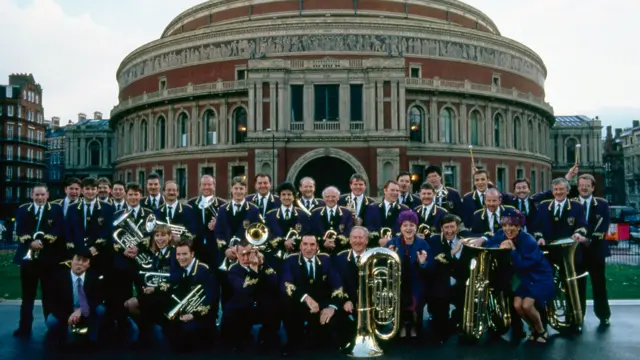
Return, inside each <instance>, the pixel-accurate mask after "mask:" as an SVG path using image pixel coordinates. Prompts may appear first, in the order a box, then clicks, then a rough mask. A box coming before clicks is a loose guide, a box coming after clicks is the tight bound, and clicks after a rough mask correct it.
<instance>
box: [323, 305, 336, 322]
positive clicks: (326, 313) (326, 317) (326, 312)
mask: <svg viewBox="0 0 640 360" xmlns="http://www.w3.org/2000/svg"><path fill="white" fill-rule="evenodd" d="M335 312H336V310H335V309H334V308H332V307H327V308H325V309H323V310H322V312H321V313H320V325H324V324H328V323H329V321H330V320H331V317H332V316H333V314H335Z"/></svg>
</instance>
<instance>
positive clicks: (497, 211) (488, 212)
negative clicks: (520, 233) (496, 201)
mask: <svg viewBox="0 0 640 360" xmlns="http://www.w3.org/2000/svg"><path fill="white" fill-rule="evenodd" d="M493 214H496V215H498V216H500V206H498V207H497V208H496V211H494V212H491V211H489V209H487V215H493Z"/></svg>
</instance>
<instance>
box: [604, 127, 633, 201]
mask: <svg viewBox="0 0 640 360" xmlns="http://www.w3.org/2000/svg"><path fill="white" fill-rule="evenodd" d="M621 137H622V129H615V134H614V133H613V132H612V130H611V126H607V136H606V138H605V142H604V152H603V154H602V162H603V166H604V170H605V171H604V182H605V184H604V197H605V199H607V200H609V203H610V204H611V205H625V204H626V203H627V193H626V186H625V185H626V181H625V179H624V176H620V174H624V154H623V152H622V138H621Z"/></svg>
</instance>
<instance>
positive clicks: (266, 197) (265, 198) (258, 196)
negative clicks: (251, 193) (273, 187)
mask: <svg viewBox="0 0 640 360" xmlns="http://www.w3.org/2000/svg"><path fill="white" fill-rule="evenodd" d="M256 197H257V198H258V199H263V200H267V201H269V200H271V191H269V192H268V193H267V195H264V196H262V195H260V193H257V194H256Z"/></svg>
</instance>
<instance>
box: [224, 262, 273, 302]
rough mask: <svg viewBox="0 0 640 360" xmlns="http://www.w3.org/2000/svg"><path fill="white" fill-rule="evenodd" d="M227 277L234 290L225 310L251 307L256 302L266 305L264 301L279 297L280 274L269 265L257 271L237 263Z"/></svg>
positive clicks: (230, 269)
mask: <svg viewBox="0 0 640 360" xmlns="http://www.w3.org/2000/svg"><path fill="white" fill-rule="evenodd" d="M227 278H228V279H229V284H230V285H231V289H232V291H231V297H230V298H229V300H228V301H227V302H226V304H225V305H224V310H225V311H226V310H230V309H251V308H253V306H254V304H255V303H259V304H261V305H264V302H269V301H273V300H274V299H276V298H277V295H278V292H277V289H278V274H276V271H275V270H273V269H272V268H271V267H269V266H267V265H264V266H262V267H261V268H259V269H258V272H255V271H253V270H252V269H249V270H247V269H246V268H244V267H243V266H241V265H240V264H239V263H235V264H233V265H232V266H231V268H229V272H228V273H227ZM274 290H275V291H274ZM269 311H273V309H269Z"/></svg>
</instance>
